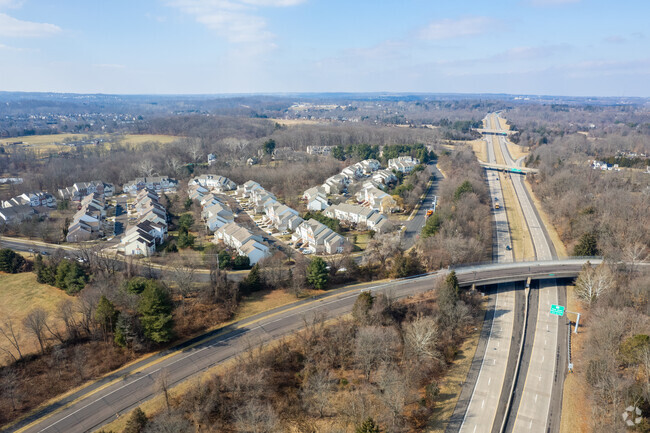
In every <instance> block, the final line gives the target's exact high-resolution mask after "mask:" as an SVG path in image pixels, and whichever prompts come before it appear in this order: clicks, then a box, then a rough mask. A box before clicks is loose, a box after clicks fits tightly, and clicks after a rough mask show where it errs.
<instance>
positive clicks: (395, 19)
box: [0, 0, 650, 96]
mask: <svg viewBox="0 0 650 433" xmlns="http://www.w3.org/2000/svg"><path fill="white" fill-rule="evenodd" d="M648 16H650V2H647V1H645V0H629V1H625V2H612V1H611V0H510V1H508V0H502V1H490V2H488V1H462V0H457V1H449V0H445V1H442V0H410V1H409V0H402V1H392V0H373V1H370V0H368V1H366V0H357V1H355V0H137V1H134V0H128V1H127V0H109V1H100V0H59V1H51V0H0V90H6V91H56V92H82V93H86V92H88V93H90V92H92V93H95V92H101V93H167V94H169V93H258V92H273V93H275V92H445V93H447V92H458V93H511V94H546V95H549V94H551V95H575V96H650V30H647V24H646V22H647V19H648V18H647V17H648Z"/></svg>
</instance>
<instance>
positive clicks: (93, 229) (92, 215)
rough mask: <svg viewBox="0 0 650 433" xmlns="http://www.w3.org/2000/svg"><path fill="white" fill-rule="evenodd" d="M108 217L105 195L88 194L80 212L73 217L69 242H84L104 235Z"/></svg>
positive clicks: (69, 227)
mask: <svg viewBox="0 0 650 433" xmlns="http://www.w3.org/2000/svg"><path fill="white" fill-rule="evenodd" d="M105 217H106V203H105V201H104V197H103V195H100V194H99V193H97V192H95V193H92V194H88V195H87V196H85V197H84V198H83V199H81V203H80V205H79V210H77V213H75V214H74V216H73V217H72V222H71V223H70V226H68V233H67V235H66V238H65V240H66V241H67V242H83V241H89V240H91V239H95V238H97V237H99V236H101V235H102V234H103V230H102V224H103V222H104V218H105Z"/></svg>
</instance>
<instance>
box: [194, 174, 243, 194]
mask: <svg viewBox="0 0 650 433" xmlns="http://www.w3.org/2000/svg"><path fill="white" fill-rule="evenodd" d="M187 184H188V186H196V185H198V186H202V187H203V188H207V189H208V190H211V191H213V192H218V193H224V192H226V191H232V190H234V189H237V184H236V183H235V182H233V181H232V180H230V179H228V178H227V177H224V176H218V175H215V174H202V175H200V176H196V177H194V178H192V179H191V180H190V181H189V182H188V183H187Z"/></svg>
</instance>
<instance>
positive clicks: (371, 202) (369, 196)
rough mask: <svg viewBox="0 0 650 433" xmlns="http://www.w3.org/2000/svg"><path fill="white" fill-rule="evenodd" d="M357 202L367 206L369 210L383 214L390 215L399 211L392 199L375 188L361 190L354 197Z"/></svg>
mask: <svg viewBox="0 0 650 433" xmlns="http://www.w3.org/2000/svg"><path fill="white" fill-rule="evenodd" d="M356 198H357V201H359V202H362V203H365V204H367V205H368V206H369V207H370V208H372V209H376V210H379V211H381V212H383V213H392V212H394V211H396V210H399V207H398V206H397V202H396V201H395V199H394V198H393V197H391V196H390V195H388V194H387V193H385V192H384V191H382V190H380V189H379V188H376V187H374V186H373V187H367V188H363V189H361V190H360V191H359V192H358V193H357V195H356Z"/></svg>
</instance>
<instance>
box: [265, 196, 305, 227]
mask: <svg viewBox="0 0 650 433" xmlns="http://www.w3.org/2000/svg"><path fill="white" fill-rule="evenodd" d="M266 217H267V219H268V220H269V221H270V222H271V224H273V226H274V227H275V228H276V229H278V230H280V231H284V230H291V231H294V230H295V229H297V228H298V226H299V225H300V224H301V223H302V222H303V219H302V218H300V216H299V214H298V211H297V210H295V209H292V208H290V207H289V206H287V205H285V204H281V203H277V202H276V203H274V204H272V205H271V206H268V207H267V208H266Z"/></svg>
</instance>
